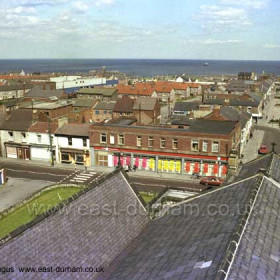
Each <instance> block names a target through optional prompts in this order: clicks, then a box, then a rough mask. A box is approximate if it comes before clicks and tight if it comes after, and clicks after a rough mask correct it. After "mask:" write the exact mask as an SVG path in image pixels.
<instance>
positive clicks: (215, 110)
mask: <svg viewBox="0 0 280 280" xmlns="http://www.w3.org/2000/svg"><path fill="white" fill-rule="evenodd" d="M220 109H221V108H220V106H217V105H216V106H214V108H213V116H214V117H219V116H220Z"/></svg>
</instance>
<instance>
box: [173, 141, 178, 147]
mask: <svg viewBox="0 0 280 280" xmlns="http://www.w3.org/2000/svg"><path fill="white" fill-rule="evenodd" d="M173 149H178V139H173Z"/></svg>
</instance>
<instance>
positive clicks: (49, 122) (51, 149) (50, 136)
mask: <svg viewBox="0 0 280 280" xmlns="http://www.w3.org/2000/svg"><path fill="white" fill-rule="evenodd" d="M48 125H49V139H50V152H51V165H52V166H54V158H53V146H52V132H51V119H50V118H48Z"/></svg>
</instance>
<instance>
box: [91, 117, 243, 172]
mask: <svg viewBox="0 0 280 280" xmlns="http://www.w3.org/2000/svg"><path fill="white" fill-rule="evenodd" d="M240 134H241V128H240V124H239V122H235V121H215V120H196V121H194V122H193V123H192V124H191V126H190V127H189V128H187V129H174V128H171V127H157V126H153V127H150V126H137V125H135V124H132V125H120V124H113V123H112V124H110V123H107V124H102V125H100V124H96V125H93V126H92V127H91V132H90V145H91V156H92V165H96V166H109V167H113V166H117V165H118V162H119V160H120V162H121V164H122V166H125V167H126V166H133V165H135V166H136V167H137V169H139V170H147V171H152V172H169V173H178V174H193V173H197V174H201V175H217V176H225V174H226V173H227V169H228V167H230V168H236V165H237V157H238V156H236V154H238V149H239V142H240Z"/></svg>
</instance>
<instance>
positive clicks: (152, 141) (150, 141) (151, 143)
mask: <svg viewBox="0 0 280 280" xmlns="http://www.w3.org/2000/svg"><path fill="white" fill-rule="evenodd" d="M153 146H154V137H151V136H150V137H149V139H148V147H149V148H152V147H153Z"/></svg>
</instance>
